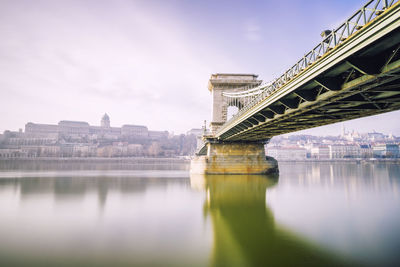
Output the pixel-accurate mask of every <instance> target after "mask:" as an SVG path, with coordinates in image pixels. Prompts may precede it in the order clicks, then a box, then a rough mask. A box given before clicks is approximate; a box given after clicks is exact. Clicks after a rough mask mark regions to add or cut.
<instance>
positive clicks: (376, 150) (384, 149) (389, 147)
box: [373, 144, 400, 158]
mask: <svg viewBox="0 0 400 267" xmlns="http://www.w3.org/2000/svg"><path fill="white" fill-rule="evenodd" d="M373 154H374V157H377V158H398V157H399V156H400V154H399V145H397V144H380V145H375V146H373Z"/></svg>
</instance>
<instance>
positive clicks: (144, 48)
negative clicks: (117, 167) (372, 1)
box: [0, 0, 400, 136]
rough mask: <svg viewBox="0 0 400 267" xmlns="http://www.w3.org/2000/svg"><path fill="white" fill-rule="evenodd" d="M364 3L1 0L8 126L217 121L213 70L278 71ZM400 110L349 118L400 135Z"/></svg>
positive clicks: (324, 130) (0, 127) (183, 127)
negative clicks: (211, 88)
mask: <svg viewBox="0 0 400 267" xmlns="http://www.w3.org/2000/svg"><path fill="white" fill-rule="evenodd" d="M365 2H366V1H360V0H339V1H338V0H327V1H323V2H322V1H306V0H302V1H282V2H277V1H218V2H215V1H196V2H193V1H180V0H175V1H129V0H116V1H77V0H72V1H49V0H43V1H28V0H21V1H12V0H1V1H0V35H1V36H2V42H1V43H0V70H1V73H2V75H0V90H1V98H0V113H1V114H2V116H1V117H0V132H3V131H4V130H18V129H19V128H22V129H23V128H24V126H25V124H26V123H27V122H35V123H46V124H57V123H58V122H59V121H60V120H76V121H86V122H88V123H89V124H90V125H99V124H100V119H101V117H102V116H103V114H104V113H107V114H108V115H109V116H110V118H111V125H112V126H116V127H120V126H121V125H123V124H136V125H145V126H147V127H148V128H149V129H151V130H167V131H169V132H174V133H177V134H178V133H185V132H186V131H188V130H190V129H191V128H200V127H201V126H203V124H204V120H207V126H208V124H209V122H210V118H211V106H212V98H211V95H210V93H209V92H208V90H207V82H208V79H209V78H210V75H211V74H212V73H255V74H258V75H259V78H260V79H262V80H264V81H268V80H271V79H273V78H275V77H278V76H279V75H280V74H282V73H283V72H284V71H285V70H286V69H287V68H288V67H289V66H291V65H293V63H294V62H295V61H296V60H298V59H299V58H300V57H302V56H303V55H304V53H306V52H308V51H309V50H310V49H311V48H313V47H314V46H315V45H316V44H317V42H319V41H320V38H321V37H320V36H319V34H320V32H322V30H325V29H332V28H334V27H336V26H338V25H339V24H340V23H341V22H343V21H344V20H345V19H347V17H349V16H350V15H352V14H353V13H354V12H355V11H356V10H357V9H359V8H360V7H361V6H362V5H363V4H364V3H365ZM327 10H329V12H326V11H327ZM399 115H400V111H395V112H391V113H386V114H382V115H377V116H372V117H367V118H363V119H358V120H353V121H348V122H345V123H344V125H345V127H346V128H347V129H349V130H351V129H354V130H356V131H359V132H372V131H373V130H375V131H378V132H384V133H393V134H394V135H397V136H399V135H400V123H399V122H400V120H399V118H400V117H399ZM340 129H341V123H337V124H334V125H329V126H324V127H318V128H314V129H309V130H305V131H301V132H297V134H301V133H307V134H315V135H338V134H339V133H340Z"/></svg>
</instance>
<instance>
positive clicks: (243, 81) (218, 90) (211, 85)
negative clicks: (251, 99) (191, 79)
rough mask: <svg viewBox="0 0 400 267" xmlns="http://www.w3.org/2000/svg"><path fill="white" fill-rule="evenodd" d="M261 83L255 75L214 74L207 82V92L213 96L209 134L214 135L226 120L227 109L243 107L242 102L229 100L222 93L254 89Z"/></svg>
mask: <svg viewBox="0 0 400 267" xmlns="http://www.w3.org/2000/svg"><path fill="white" fill-rule="evenodd" d="M261 83H262V80H258V75H256V74H233V73H215V74H212V75H211V78H210V80H209V82H208V90H210V92H211V93H212V96H213V109H212V121H211V123H210V128H211V132H212V133H215V132H216V131H217V130H218V129H219V128H220V127H221V126H222V125H223V124H224V123H225V122H226V121H227V119H228V107H229V106H236V107H238V108H239V109H241V107H242V106H243V105H244V103H243V100H241V99H237V100H232V99H231V100H229V99H228V98H227V97H224V96H223V93H224V92H229V93H237V92H243V91H246V90H248V89H249V88H253V87H256V86H258V85H260V84H261Z"/></svg>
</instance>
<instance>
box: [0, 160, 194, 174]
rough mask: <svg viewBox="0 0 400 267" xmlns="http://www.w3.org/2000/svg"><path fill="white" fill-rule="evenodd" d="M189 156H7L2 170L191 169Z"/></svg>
mask: <svg viewBox="0 0 400 267" xmlns="http://www.w3.org/2000/svg"><path fill="white" fill-rule="evenodd" d="M189 163H190V159H188V158H144V157H130V158H5V159H0V170H28V171H29V170H32V171H33V170H35V171H37V170H155V169H157V170H189Z"/></svg>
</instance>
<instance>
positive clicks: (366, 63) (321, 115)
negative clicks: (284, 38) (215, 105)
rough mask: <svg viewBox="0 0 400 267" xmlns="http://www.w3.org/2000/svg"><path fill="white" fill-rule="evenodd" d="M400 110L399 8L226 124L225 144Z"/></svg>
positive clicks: (223, 129)
mask: <svg viewBox="0 0 400 267" xmlns="http://www.w3.org/2000/svg"><path fill="white" fill-rule="evenodd" d="M398 109H400V3H399V2H397V3H395V4H393V5H392V6H391V7H390V8H388V9H387V10H385V11H384V12H382V14H379V16H377V17H376V18H375V19H373V20H372V21H370V22H369V23H367V24H366V25H364V26H363V27H362V28H361V29H360V30H358V31H357V32H355V33H354V34H353V35H351V36H349V37H348V38H347V39H346V40H345V41H344V42H342V43H340V44H339V45H337V46H336V47H334V48H333V49H329V51H327V53H326V54H324V55H323V56H322V57H321V58H319V59H318V60H316V61H315V62H314V63H313V64H311V65H310V66H307V67H306V68H305V69H304V70H302V71H301V72H300V73H298V74H296V75H295V76H294V77H292V78H291V79H290V80H289V81H288V82H286V83H285V84H283V85H282V86H281V87H280V88H279V89H278V90H276V91H274V92H273V93H272V94H271V95H269V96H268V97H265V98H263V99H258V100H257V101H255V103H254V104H253V106H252V107H251V108H248V109H246V110H244V111H242V112H240V113H239V114H238V116H236V117H235V118H234V119H232V120H230V121H228V122H227V123H225V124H224V125H223V126H222V127H221V128H220V129H219V130H218V132H217V133H216V134H215V138H216V139H218V140H222V141H261V140H268V139H270V138H271V137H273V136H275V135H280V134H284V133H288V132H293V131H298V130H303V129H307V128H312V127H316V126H321V125H327V124H331V123H335V122H340V121H345V120H350V119H355V118H360V117H365V116H370V115H374V114H379V113H384V112H388V111H393V110H398Z"/></svg>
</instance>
